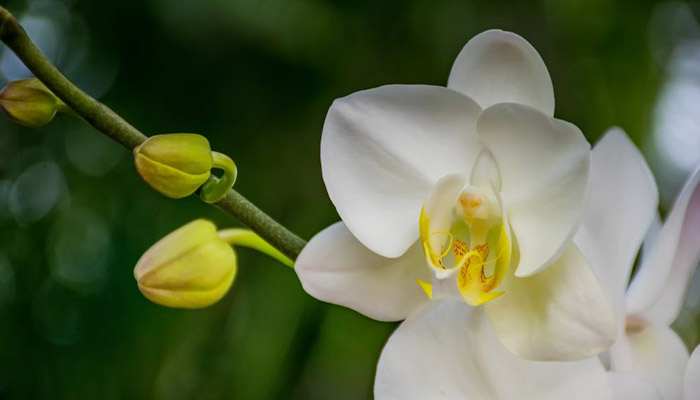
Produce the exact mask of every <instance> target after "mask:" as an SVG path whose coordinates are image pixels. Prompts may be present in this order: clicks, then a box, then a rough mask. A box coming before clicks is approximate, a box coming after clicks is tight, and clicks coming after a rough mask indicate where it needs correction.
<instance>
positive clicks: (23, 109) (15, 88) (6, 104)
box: [0, 78, 65, 128]
mask: <svg viewBox="0 0 700 400" xmlns="http://www.w3.org/2000/svg"><path fill="white" fill-rule="evenodd" d="M62 108H65V105H64V104H63V102H62V101H61V100H59V99H58V97H56V96H55V95H54V94H53V93H52V92H51V91H50V90H49V89H48V88H47V87H46V86H44V84H43V83H41V81H39V80H38V79H36V78H31V79H22V80H19V81H14V82H10V83H8V84H7V86H5V87H4V88H3V89H2V91H0V110H2V112H3V114H5V116H7V118H9V119H11V120H12V121H14V122H17V123H18V124H22V125H25V126H29V127H32V128H38V127H41V126H44V125H46V124H48V123H49V122H50V121H51V120H52V119H53V117H54V116H55V115H56V112H57V111H60V110H61V109H62Z"/></svg>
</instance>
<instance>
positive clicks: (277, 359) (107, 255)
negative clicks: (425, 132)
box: [0, 0, 700, 399]
mask: <svg viewBox="0 0 700 400" xmlns="http://www.w3.org/2000/svg"><path fill="white" fill-rule="evenodd" d="M6 3H7V4H5V6H6V7H8V8H9V9H10V10H11V11H13V12H14V13H16V14H17V15H19V16H22V20H23V23H24V24H25V26H27V28H28V30H29V32H30V34H31V35H32V37H33V38H34V39H35V40H36V41H37V42H38V43H39V44H40V45H41V47H42V48H43V49H44V50H45V51H46V52H47V53H48V54H49V55H50V56H51V57H52V59H53V60H54V61H55V62H56V64H57V65H59V66H60V67H61V69H62V70H64V71H65V72H66V73H67V74H68V75H69V77H70V78H71V79H73V80H74V81H75V82H76V83H78V84H79V85H81V86H82V87H83V88H85V89H86V90H87V91H88V92H90V93H92V94H94V95H97V96H100V98H101V99H102V100H103V101H104V102H105V103H107V104H108V105H110V106H111V107H112V108H113V109H114V110H115V111H117V112H118V113H120V114H122V115H123V116H124V117H125V118H126V119H127V120H129V121H130V122H132V123H133V124H134V125H135V126H137V127H139V128H140V129H141V130H143V131H144V132H145V133H147V134H149V135H152V134H158V133H172V132H195V133H200V134H203V135H206V136H207V137H208V138H209V140H210V142H211V144H212V148H213V149H214V150H216V151H220V152H223V153H226V154H228V155H230V156H231V157H232V158H233V159H234V160H235V161H236V164H237V165H238V167H239V169H240V175H239V179H238V181H237V183H236V188H237V190H239V191H240V192H241V193H243V194H244V195H245V196H247V197H248V198H249V199H251V200H252V201H253V202H255V203H256V204H257V205H258V206H260V207H261V208H262V209H263V210H265V211H267V212H268V213H270V214H271V215H272V216H274V217H275V218H276V219H278V220H279V221H280V222H282V223H283V224H285V225H286V226H288V227H290V228H291V229H292V230H293V231H295V232H297V233H298V234H300V235H301V236H302V237H304V238H305V239H309V238H310V237H311V236H313V234H314V233H315V232H318V231H319V230H321V229H322V228H324V227H325V226H327V225H329V224H331V223H332V222H334V221H336V220H337V219H338V217H337V214H336V212H335V210H334V208H333V206H332V204H331V202H330V201H329V199H328V196H327V195H326V192H325V189H324V185H323V182H322V179H321V171H320V162H319V141H320V133H321V128H322V125H323V120H324V116H325V113H326V111H327V109H328V107H329V105H330V103H331V102H332V100H333V99H334V98H337V97H341V96H344V95H347V94H350V93H352V92H354V91H357V90H360V89H366V88H370V87H375V86H379V85H383V84H389V83H425V84H437V85H444V84H445V83H446V81H447V76H448V73H449V71H450V68H451V65H452V61H453V60H454V58H455V57H456V56H457V54H458V52H459V50H460V49H461V47H462V46H463V45H464V44H465V43H466V42H467V40H468V39H469V38H471V37H472V36H473V35H475V34H477V33H479V32H481V31H483V30H486V29H490V28H501V29H507V30H512V31H514V32H517V33H519V34H520V35H522V36H524V37H525V38H527V39H528V40H529V41H530V42H531V43H532V44H533V45H534V46H535V47H536V48H537V49H538V51H539V52H540V53H541V54H542V57H543V58H544V60H545V63H546V64H547V66H548V68H549V70H550V73H551V75H552V79H553V82H554V89H555V95H556V98H557V110H556V115H557V116H558V117H559V118H562V119H565V120H568V121H571V122H573V123H575V124H576V125H578V126H579V127H580V128H581V129H582V130H583V131H584V132H585V134H586V135H587V137H588V138H589V139H590V140H591V141H593V142H594V141H595V140H596V139H597V138H599V137H600V136H601V135H602V134H603V132H604V131H605V130H606V129H607V128H608V127H609V126H611V125H619V126H621V127H623V128H624V129H625V130H626V131H627V132H628V133H629V134H630V136H631V137H632V138H633V139H634V140H635V141H636V142H637V143H638V144H639V145H640V146H642V147H643V148H644V149H645V151H646V152H647V153H648V154H649V155H650V156H651V155H653V154H652V153H653V152H652V151H651V150H649V149H651V148H652V147H653V144H649V143H652V142H651V141H650V140H649V138H650V137H651V133H652V128H651V127H652V118H653V109H654V107H655V102H656V96H657V93H658V92H659V90H660V87H661V86H662V85H663V83H664V82H665V80H666V69H665V65H666V63H667V62H668V58H669V54H670V53H671V52H672V49H673V47H674V46H675V45H676V44H677V42H678V41H680V40H684V38H686V36H687V32H686V31H687V30H684V29H682V28H683V27H687V26H690V25H688V24H686V25H679V23H678V21H679V18H680V19H684V21H691V22H690V23H689V24H691V25H692V23H694V21H695V20H694V17H693V15H692V13H690V11H688V12H686V13H681V14H679V15H681V16H680V17H678V16H676V15H675V14H673V15H671V17H670V18H666V17H664V15H661V17H658V15H659V14H658V12H657V11H658V10H659V7H664V6H665V4H669V3H664V4H661V6H660V5H659V2H655V1H639V0H593V1H589V0H540V1H517V2H516V1H504V0H494V1H490V2H483V1H476V0H473V1H459V0H444V1H434V0H387V1H372V0H360V1H350V0H328V1H322V0H209V1H189V0H100V1H89V0H34V1H17V0H11V1H8V2H6ZM674 4H675V3H674ZM688 10H690V8H689V9H688ZM656 17H658V18H656ZM651 21H654V24H651ZM650 24H651V26H652V28H653V29H650ZM691 28H693V27H692V26H691V27H690V28H688V30H689V31H692V32H695V31H693V29H691ZM692 32H691V33H692ZM669 33H672V34H669ZM1 51H2V53H1V54H0V75H1V76H0V78H1V79H2V82H0V84H2V85H4V84H5V83H6V82H7V81H8V80H12V79H19V78H21V77H26V76H28V74H27V71H26V70H23V69H22V68H21V66H20V65H18V64H17V61H16V60H15V59H14V58H13V56H12V55H11V54H9V53H8V52H7V51H5V50H4V49H3V50H1ZM650 146H651V147H650ZM652 164H653V165H654V168H655V171H657V174H658V173H659V172H658V171H659V170H662V169H663V168H664V164H663V161H656V159H655V158H654V157H652ZM683 179H684V177H683V176H681V177H680V178H678V179H677V180H678V181H679V182H682V180H683ZM662 187H663V185H662ZM677 189H678V187H677V185H676V186H674V187H670V188H668V189H666V191H665V192H664V198H665V199H666V200H665V203H664V204H663V207H662V208H663V209H667V207H668V206H669V203H668V201H669V200H668V199H672V198H673V196H675V190H677ZM198 217H205V218H210V219H212V220H214V221H215V222H216V223H217V225H218V226H220V227H227V226H235V225H236V223H235V222H234V221H232V220H231V219H230V218H228V217H227V216H226V215H223V214H221V213H220V212H218V211H217V210H215V209H214V208H212V207H209V206H207V205H205V204H203V203H202V202H200V201H198V200H196V199H193V198H187V199H184V200H179V201H176V200H170V199H167V198H165V197H162V196H160V195H158V194H156V193H155V192H153V191H152V190H151V189H150V188H149V187H148V186H147V185H146V184H145V183H143V182H142V181H141V180H140V179H139V177H138V175H137V174H136V173H135V170H134V166H133V159H132V157H131V154H129V153H128V152H127V151H125V150H124V149H123V148H121V147H120V146H119V145H117V144H115V143H111V142H110V141H109V140H108V139H106V138H104V137H102V136H101V135H100V134H98V133H96V132H94V131H92V130H91V129H90V128H89V127H86V126H85V125H84V124H82V123H81V122H80V121H76V120H71V119H69V118H67V117H65V116H59V117H57V118H56V120H55V121H54V122H52V123H51V124H50V125H49V126H47V127H45V128H43V129H38V130H35V129H29V128H25V127H21V126H17V125H14V124H12V123H10V122H9V121H7V120H6V119H2V120H0V397H2V398H52V399H84V398H101V399H116V398H154V399H218V398H235V399H288V398H291V399H329V398H332V399H361V398H371V393H372V381H373V375H374V370H375V364H376V361H377V359H378V357H379V353H380V350H381V348H382V346H383V344H384V342H385V341H386V338H387V337H388V335H389V334H390V333H391V331H392V330H393V329H394V327H395V325H394V324H386V323H379V322H376V321H372V320H369V319H367V318H365V317H363V316H361V315H359V314H357V313H355V312H353V311H350V310H347V309H344V308H341V307H337V306H332V305H327V304H322V303H320V302H318V301H316V300H314V299H313V298H311V297H309V296H308V295H306V294H305V292H304V291H303V290H302V288H301V286H300V284H299V282H298V280H297V279H296V275H295V274H294V273H293V272H292V271H291V270H289V269H288V268H286V267H281V265H278V264H276V263H275V262H274V261H271V260H270V259H268V258H266V257H265V256H262V255H258V254H255V253H253V252H251V251H248V250H245V249H241V250H238V254H239V257H240V260H239V276H238V277H237V280H236V282H235V284H234V287H233V288H232V290H231V292H230V293H229V294H228V295H226V296H225V297H224V299H223V300H222V301H221V302H220V303H218V304H216V305H215V306H213V307H211V308H208V309H205V310H200V311H184V310H174V309H168V308H163V307H160V306H157V305H154V304H152V303H150V302H148V301H147V300H146V299H145V298H143V297H142V296H141V295H140V293H139V291H138V289H137V287H136V283H135V281H134V278H133V273H132V268H133V266H134V265H135V263H136V261H137V260H138V258H139V256H140V255H141V253H142V252H143V251H145V250H146V249H147V248H148V247H149V246H150V245H151V244H152V243H154V242H156V241H157V240H158V239H160V238H161V237H162V236H164V235H166V234H167V233H169V232H170V231H172V230H173V229H175V228H177V227H179V226H181V225H183V224H184V223H186V222H188V221H190V220H193V219H195V218H198ZM698 289H700V287H699V288H698ZM696 306H697V307H700V302H698V304H696ZM697 310H698V308H694V309H687V310H686V311H685V312H684V319H683V320H682V321H680V322H679V324H678V326H679V327H680V329H681V331H682V332H681V333H682V335H683V337H684V339H685V340H686V341H687V343H688V344H689V345H692V344H695V343H697V342H698V333H697V332H698V331H697V329H698V328H697V312H698V311H697Z"/></svg>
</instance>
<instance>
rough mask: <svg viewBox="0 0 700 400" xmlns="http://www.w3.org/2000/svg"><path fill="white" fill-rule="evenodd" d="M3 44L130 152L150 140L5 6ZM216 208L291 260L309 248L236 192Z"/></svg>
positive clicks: (0, 29)
mask: <svg viewBox="0 0 700 400" xmlns="http://www.w3.org/2000/svg"><path fill="white" fill-rule="evenodd" d="M0 40H2V41H3V42H4V43H5V44H6V45H7V46H8V47H9V48H10V49H11V50H12V51H13V52H14V53H15V54H16V55H17V57H19V59H20V60H21V61H22V62H23V63H24V65H25V66H27V68H29V70H30V71H32V73H34V75H35V76H36V77H37V78H38V79H39V80H40V81H41V82H42V83H44V85H46V87H48V88H49V89H51V91H52V92H53V93H54V94H55V95H56V96H57V97H58V98H59V99H61V100H62V101H63V102H64V103H66V105H67V106H68V107H70V108H71V109H72V110H73V111H75V113H76V114H78V115H79V116H80V117H81V118H82V119H83V120H85V121H86V122H87V123H88V124H90V125H92V126H93V127H94V128H95V129H97V130H98V131H100V132H102V133H103V134H105V135H107V136H109V137H110V138H111V139H112V140H114V141H115V142H117V143H119V144H121V145H122V146H124V147H126V148H127V149H129V150H133V149H134V147H136V146H138V145H140V144H141V143H143V142H144V141H145V140H146V135H144V134H143V133H141V131H139V130H138V129H136V128H134V127H133V126H132V125H131V124H129V123H128V122H126V121H125V120H124V119H123V118H122V117H120V116H119V115H118V114H117V113H115V112H114V111H112V110H111V109H110V108H109V107H107V106H106V105H104V104H102V103H100V102H99V101H97V100H95V99H94V98H92V97H90V96H89V95H88V94H87V93H85V92H83V91H82V90H80V89H79V88H78V87H77V86H75V85H74V84H73V83H72V82H71V81H70V80H68V78H66V77H65V75H63V74H62V73H61V71H59V70H58V69H57V68H56V67H55V66H54V65H53V64H51V62H50V61H49V60H48V58H46V56H45V55H44V54H43V53H42V52H41V50H39V48H37V47H36V45H35V44H34V43H33V42H32V41H31V39H30V38H29V36H28V35H27V33H26V32H25V31H24V29H23V28H22V27H21V26H20V24H19V22H17V19H15V17H14V16H12V14H10V12H9V11H7V10H6V9H5V8H4V7H2V6H0ZM213 204H214V205H215V206H216V207H218V208H219V209H221V210H223V211H224V212H225V213H227V214H229V215H231V216H232V217H234V218H236V219H238V220H239V221H241V222H242V223H243V224H245V225H247V226H248V227H250V229H252V230H253V231H254V232H256V233H257V234H259V235H260V236H261V237H262V238H264V239H265V240H266V241H267V242H269V243H270V244H272V245H273V246H275V247H276V248H277V249H279V250H280V251H281V252H282V253H283V254H284V255H286V256H287V257H289V258H290V259H296V257H297V256H298V255H299V253H300V252H301V249H302V248H303V247H304V245H305V244H306V242H305V241H304V240H302V239H301V238H299V237H298V236H296V235H295V234H293V233H292V232H290V231H289V230H287V229H286V228H285V227H283V226H282V225H280V224H279V223H278V222H277V221H275V220H274V219H272V218H270V217H269V216H268V215H267V214H265V213H264V212H263V211H261V210H260V209H259V208H257V207H256V206H255V205H253V203H251V202H250V201H248V200H247V199H246V198H245V197H243V196H241V195H240V194H239V193H237V192H236V191H234V190H229V192H228V193H227V194H226V197H224V198H223V199H221V200H219V201H217V202H216V203H213Z"/></svg>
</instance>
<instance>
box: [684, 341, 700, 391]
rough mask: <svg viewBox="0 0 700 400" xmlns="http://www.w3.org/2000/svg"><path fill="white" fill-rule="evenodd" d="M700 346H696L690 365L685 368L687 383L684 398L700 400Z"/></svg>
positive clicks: (689, 361)
mask: <svg viewBox="0 0 700 400" xmlns="http://www.w3.org/2000/svg"><path fill="white" fill-rule="evenodd" d="M698 377H700V346H698V347H696V348H695V350H694V351H693V354H691V355H690V360H688V366H687V367H686V369H685V385H684V386H683V400H700V379H698Z"/></svg>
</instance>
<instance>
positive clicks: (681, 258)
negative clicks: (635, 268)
mask: <svg viewBox="0 0 700 400" xmlns="http://www.w3.org/2000/svg"><path fill="white" fill-rule="evenodd" d="M699 243H700V169H698V170H697V171H695V173H694V174H693V175H692V176H691V178H690V179H689V180H688V183H687V184H686V186H685V188H683V190H682V191H681V194H680V195H679V196H678V199H677V200H676V204H675V205H674V206H673V208H672V209H671V211H670V213H669V215H668V218H667V220H666V222H665V223H664V226H663V228H662V229H661V232H660V233H659V234H658V238H657V240H656V244H655V245H654V246H653V248H652V249H651V250H650V252H649V256H648V257H646V258H645V259H644V262H643V263H642V266H641V267H640V269H639V273H637V275H636V276H635V278H634V280H633V281H632V284H631V285H630V288H629V290H628V292H627V298H626V301H627V310H628V312H629V313H631V314H637V315H640V316H643V317H644V318H646V319H648V320H650V321H654V322H656V323H659V324H663V325H670V324H671V323H672V322H673V321H674V320H675V319H676V317H677V316H678V314H679V313H680V310H681V306H682V304H683V299H684V298H685V293H686V291H687V289H688V284H689V282H690V278H691V277H692V275H693V271H694V270H695V267H696V266H697V264H698V261H700V245H699Z"/></svg>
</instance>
